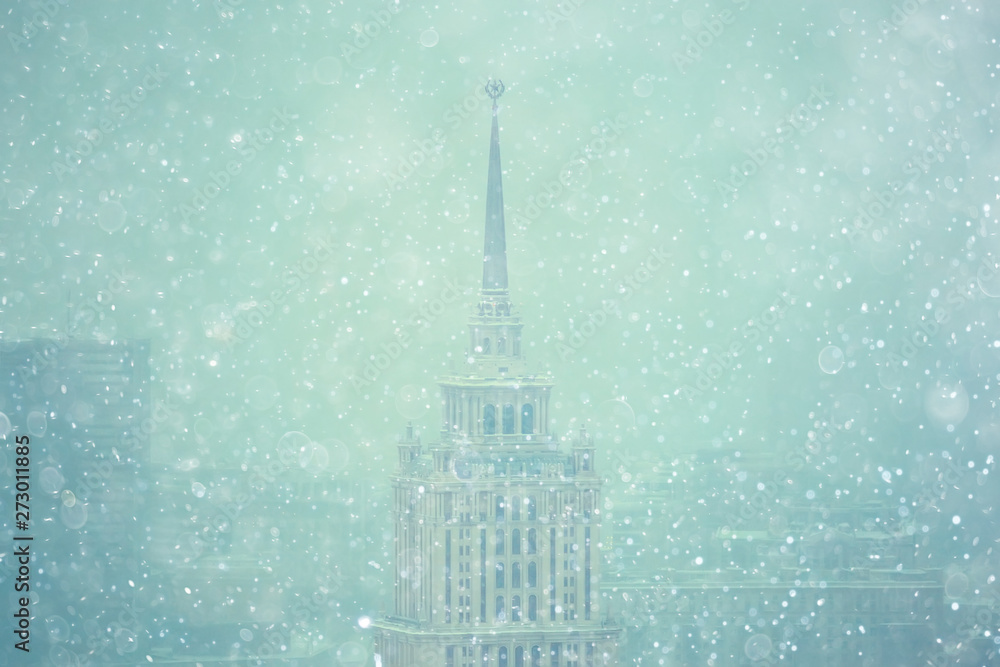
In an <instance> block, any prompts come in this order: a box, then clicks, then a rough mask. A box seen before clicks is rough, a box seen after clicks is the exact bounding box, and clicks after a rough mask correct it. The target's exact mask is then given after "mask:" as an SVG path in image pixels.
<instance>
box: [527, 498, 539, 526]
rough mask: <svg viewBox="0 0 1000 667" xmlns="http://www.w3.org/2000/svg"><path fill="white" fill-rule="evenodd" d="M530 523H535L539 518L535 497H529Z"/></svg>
mask: <svg viewBox="0 0 1000 667" xmlns="http://www.w3.org/2000/svg"><path fill="white" fill-rule="evenodd" d="M527 505H528V521H534V520H535V519H537V518H538V510H536V509H535V497H534V496H528V502H527Z"/></svg>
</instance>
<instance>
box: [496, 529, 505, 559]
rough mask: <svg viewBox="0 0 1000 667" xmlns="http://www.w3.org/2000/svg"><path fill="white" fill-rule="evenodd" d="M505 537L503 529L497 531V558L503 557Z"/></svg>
mask: <svg viewBox="0 0 1000 667" xmlns="http://www.w3.org/2000/svg"><path fill="white" fill-rule="evenodd" d="M505 537H506V535H504V532H503V528H501V529H500V530H498V531H497V556H503V548H504V538H505Z"/></svg>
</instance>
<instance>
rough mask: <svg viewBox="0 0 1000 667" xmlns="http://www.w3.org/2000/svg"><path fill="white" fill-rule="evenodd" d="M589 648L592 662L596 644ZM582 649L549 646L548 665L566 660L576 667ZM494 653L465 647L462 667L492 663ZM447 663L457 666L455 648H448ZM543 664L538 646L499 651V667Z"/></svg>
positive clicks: (502, 648) (450, 666)
mask: <svg viewBox="0 0 1000 667" xmlns="http://www.w3.org/2000/svg"><path fill="white" fill-rule="evenodd" d="M586 646H587V656H588V658H590V659H591V660H592V659H593V656H594V644H593V643H588V644H586ZM579 650H580V647H579V645H578V644H566V645H565V647H560V645H559V644H550V645H549V655H548V658H549V662H548V663H546V664H548V665H550V667H560V664H561V663H560V658H565V659H566V662H565V663H564V664H565V666H566V667H576V666H577V665H578V664H579V662H578V661H579V659H580V654H579ZM491 653H492V651H491V650H490V649H489V647H486V646H484V647H482V648H481V649H478V648H477V647H475V646H463V647H462V651H461V667H471V666H473V665H479V664H485V663H490V662H491V661H490V657H491ZM512 653H513V665H511V654H512ZM445 662H446V667H454V665H455V650H454V648H453V647H448V649H447V650H446V652H445ZM541 664H542V647H541V646H539V645H538V644H535V645H533V646H531V648H530V649H529V648H528V647H526V646H515V647H514V650H513V651H511V650H510V649H508V648H507V647H506V646H501V647H500V648H499V649H497V665H498V666H499V667H540V665H541Z"/></svg>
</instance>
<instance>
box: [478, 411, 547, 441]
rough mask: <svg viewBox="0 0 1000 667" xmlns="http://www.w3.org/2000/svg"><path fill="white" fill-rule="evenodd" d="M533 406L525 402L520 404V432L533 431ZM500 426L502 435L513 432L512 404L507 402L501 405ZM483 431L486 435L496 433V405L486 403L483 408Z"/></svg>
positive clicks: (528, 432) (527, 432)
mask: <svg viewBox="0 0 1000 667" xmlns="http://www.w3.org/2000/svg"><path fill="white" fill-rule="evenodd" d="M534 421H535V406H533V405H532V404H531V403H525V404H524V405H522V406H521V433H522V434H530V433H534V432H535V431H534ZM500 425H501V427H502V428H503V434H504V435H511V434H513V433H514V426H515V424H514V406H513V405H511V404H510V403H507V404H506V405H504V406H503V411H502V414H501V424H500ZM483 433H484V434H486V435H496V433H497V406H495V405H493V404H492V403H487V404H486V407H484V408H483Z"/></svg>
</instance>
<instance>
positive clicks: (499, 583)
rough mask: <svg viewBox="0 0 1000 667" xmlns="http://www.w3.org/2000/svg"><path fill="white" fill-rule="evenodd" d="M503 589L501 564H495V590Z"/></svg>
mask: <svg viewBox="0 0 1000 667" xmlns="http://www.w3.org/2000/svg"><path fill="white" fill-rule="evenodd" d="M503 587H504V577H503V563H497V588H503Z"/></svg>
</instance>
